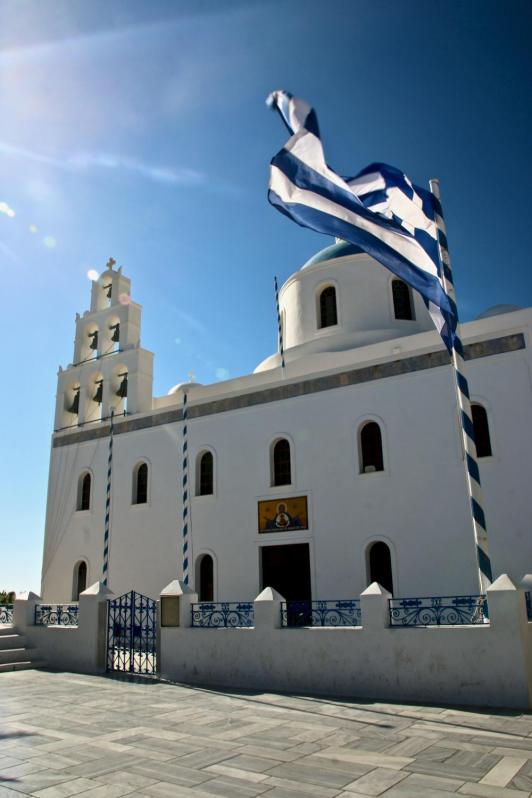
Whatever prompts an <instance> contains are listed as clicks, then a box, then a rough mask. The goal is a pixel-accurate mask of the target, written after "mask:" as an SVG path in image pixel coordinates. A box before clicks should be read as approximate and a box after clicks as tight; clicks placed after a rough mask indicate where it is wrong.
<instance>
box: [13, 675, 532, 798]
mask: <svg viewBox="0 0 532 798" xmlns="http://www.w3.org/2000/svg"><path fill="white" fill-rule="evenodd" d="M21 793H22V794H28V795H34V796H37V798H68V796H73V795H76V796H77V795H79V796H83V798H119V797H120V796H123V795H127V796H131V798H140V797H141V796H148V797H151V798H166V797H167V796H168V798H184V797H185V796H186V798H207V796H229V797H230V798H232V797H233V796H235V798H236V797H237V796H251V797H252V796H256V795H261V796H264V797H265V798H307V797H308V798H312V797H313V796H314V797H316V798H317V797H318V796H319V797H320V798H334V797H335V796H339V797H340V798H356V796H381V795H382V796H386V798H408V797H409V796H412V797H414V796H423V798H449V796H450V795H451V794H452V793H455V794H456V795H470V796H472V795H473V796H488V797H491V796H492V797H493V798H505V797H507V798H525V796H530V795H531V793H532V715H531V714H527V715H521V714H519V713H513V712H504V713H493V714H487V713H481V712H474V711H467V710H455V709H446V708H441V707H419V706H409V705H406V704H385V703H376V702H362V703H358V702H351V701H340V700H335V699H318V698H303V697H292V696H281V695H277V694H272V693H259V692H250V691H248V692H229V691H214V690H206V689H200V688H192V687H184V686H180V685H170V684H164V683H158V682H155V681H145V682H142V681H127V680H122V679H121V680H119V679H111V678H105V677H92V676H80V675H77V674H68V673H67V674H64V673H50V672H45V671H19V672H14V673H5V674H0V798H21Z"/></svg>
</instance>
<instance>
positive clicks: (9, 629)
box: [0, 623, 15, 637]
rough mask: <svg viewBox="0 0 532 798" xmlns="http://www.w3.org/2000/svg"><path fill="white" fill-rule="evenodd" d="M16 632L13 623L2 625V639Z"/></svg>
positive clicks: (0, 626) (0, 635)
mask: <svg viewBox="0 0 532 798" xmlns="http://www.w3.org/2000/svg"><path fill="white" fill-rule="evenodd" d="M14 631H15V627H14V626H13V624H12V623H0V637H3V636H4V635H12V634H13V633H14Z"/></svg>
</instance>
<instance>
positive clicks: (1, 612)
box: [0, 604, 13, 624]
mask: <svg viewBox="0 0 532 798" xmlns="http://www.w3.org/2000/svg"><path fill="white" fill-rule="evenodd" d="M3 623H6V624H9V623H13V605H12V604H0V624H3Z"/></svg>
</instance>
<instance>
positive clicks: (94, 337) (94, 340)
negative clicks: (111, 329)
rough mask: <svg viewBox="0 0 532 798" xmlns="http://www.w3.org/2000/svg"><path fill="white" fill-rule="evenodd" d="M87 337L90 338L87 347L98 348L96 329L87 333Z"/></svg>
mask: <svg viewBox="0 0 532 798" xmlns="http://www.w3.org/2000/svg"><path fill="white" fill-rule="evenodd" d="M89 338H92V340H91V342H90V344H89V347H90V348H91V349H95V350H96V349H98V330H95V331H94V332H91V333H89Z"/></svg>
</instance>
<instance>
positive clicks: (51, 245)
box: [42, 236, 57, 249]
mask: <svg viewBox="0 0 532 798" xmlns="http://www.w3.org/2000/svg"><path fill="white" fill-rule="evenodd" d="M42 242H43V244H44V246H45V247H47V249H55V248H56V246H57V241H56V239H55V238H54V237H53V236H44V238H43V240H42Z"/></svg>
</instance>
